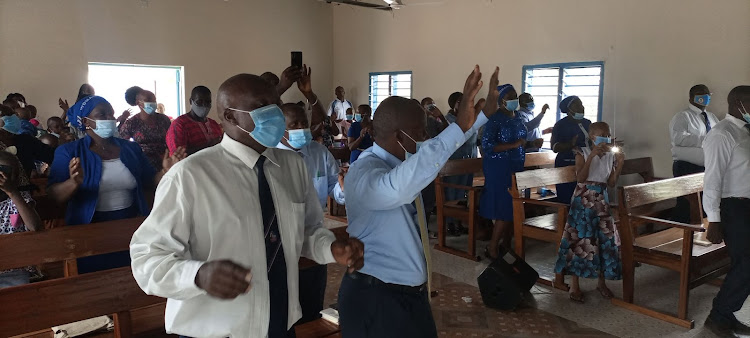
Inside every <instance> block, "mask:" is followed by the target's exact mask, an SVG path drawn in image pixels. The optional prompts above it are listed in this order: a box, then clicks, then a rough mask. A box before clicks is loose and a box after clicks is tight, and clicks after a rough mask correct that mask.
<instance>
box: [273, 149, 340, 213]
mask: <svg viewBox="0 0 750 338" xmlns="http://www.w3.org/2000/svg"><path fill="white" fill-rule="evenodd" d="M276 147H277V148H279V149H284V150H291V151H294V152H296V153H297V154H299V155H300V156H302V159H303V160H304V161H305V165H306V166H307V170H308V172H309V174H310V178H311V179H312V182H313V186H315V191H316V192H317V194H318V199H319V200H320V205H321V206H322V207H323V209H325V207H326V205H327V204H328V196H331V197H332V198H333V199H334V200H335V201H336V203H338V204H344V202H345V199H344V191H343V190H342V189H341V185H340V184H339V170H340V169H339V165H338V163H337V162H336V158H334V157H333V154H331V152H330V151H329V150H328V148H326V146H324V145H322V144H320V143H318V142H310V143H308V144H307V145H306V146H304V147H302V149H300V150H298V151H297V150H294V149H292V148H289V147H287V146H286V145H285V144H283V143H279V145H278V146H276Z"/></svg>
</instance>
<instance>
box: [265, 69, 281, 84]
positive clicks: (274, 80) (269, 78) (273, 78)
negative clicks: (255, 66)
mask: <svg viewBox="0 0 750 338" xmlns="http://www.w3.org/2000/svg"><path fill="white" fill-rule="evenodd" d="M260 78H261V79H263V80H266V82H268V83H270V84H271V85H272V86H274V87H276V86H278V85H279V82H281V79H279V77H278V76H277V75H276V74H274V73H272V72H265V73H263V74H260Z"/></svg>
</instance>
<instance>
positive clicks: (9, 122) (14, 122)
mask: <svg viewBox="0 0 750 338" xmlns="http://www.w3.org/2000/svg"><path fill="white" fill-rule="evenodd" d="M3 122H5V125H4V126H3V129H5V130H6V131H7V132H9V133H11V134H16V135H18V134H20V133H21V119H20V118H19V117H18V115H10V116H3Z"/></svg>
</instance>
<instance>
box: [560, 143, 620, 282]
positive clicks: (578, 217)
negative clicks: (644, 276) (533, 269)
mask: <svg viewBox="0 0 750 338" xmlns="http://www.w3.org/2000/svg"><path fill="white" fill-rule="evenodd" d="M576 152H579V153H582V155H583V156H584V159H586V158H588V155H589V153H590V151H589V149H588V148H585V147H584V148H583V149H582V150H577V151H576ZM595 167H596V168H597V171H598V173H593V171H592V170H594V169H593V168H595ZM591 168H592V169H590V170H589V178H588V181H587V182H585V183H578V184H577V185H576V188H575V191H574V192H573V198H572V200H571V202H570V212H569V213H568V220H567V222H566V223H565V230H564V232H563V237H562V239H561V241H560V250H559V252H558V257H557V263H556V264H555V273H564V274H568V275H576V276H578V277H583V278H598V277H599V274H600V273H602V274H603V275H604V278H605V279H610V280H619V279H622V263H621V261H620V238H619V236H618V234H617V229H616V228H615V219H614V218H613V217H612V213H611V212H610V206H609V194H608V192H607V183H603V182H602V181H606V179H605V177H608V176H609V173H611V171H612V170H613V169H614V155H612V154H611V153H608V154H605V155H604V156H603V157H601V158H595V159H593V161H592V163H591ZM593 176H597V177H596V178H593V179H592V177H593Z"/></svg>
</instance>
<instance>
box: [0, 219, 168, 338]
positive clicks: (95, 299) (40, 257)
mask: <svg viewBox="0 0 750 338" xmlns="http://www.w3.org/2000/svg"><path fill="white" fill-rule="evenodd" d="M143 219H144V218H133V219H125V220H118V221H111V222H103V223H96V224H89V225H78V226H69V227H61V228H56V229H51V230H48V231H43V232H26V233H20V234H13V235H6V236H0V255H3V256H2V257H4V258H3V259H2V260H0V270H5V269H11V268H19V267H24V266H28V265H36V264H40V263H52V262H63V263H62V264H64V266H65V271H66V272H65V276H66V278H59V279H53V280H49V281H43V282H39V283H32V284H27V285H22V286H17V287H12V288H6V289H0V304H3V305H4V306H6V307H5V308H6V310H7V311H8V314H7V315H6V316H3V317H2V319H0V337H9V336H14V335H19V334H24V333H29V332H33V331H38V330H45V329H49V328H50V327H52V326H55V325H61V324H66V323H70V322H75V321H79V320H84V319H88V318H93V317H97V316H102V315H110V314H114V317H115V336H116V337H129V336H131V335H133V334H136V333H142V332H146V331H150V330H153V329H162V330H163V327H164V320H163V304H164V303H165V300H164V299H163V298H158V297H152V296H148V295H146V294H145V293H143V291H141V289H140V288H139V287H138V285H137V284H136V282H135V280H134V279H133V275H132V272H131V270H130V267H123V268H119V269H113V270H107V271H100V272H96V273H91V274H85V275H77V269H76V264H75V259H76V258H81V257H88V256H93V255H99V254H105V253H111V252H117V251H125V250H128V248H129V245H130V238H131V237H132V235H133V232H134V231H135V230H136V229H137V228H138V227H139V226H140V224H141V223H142V222H143ZM138 308H147V309H149V310H152V311H154V312H157V313H158V312H159V311H160V315H159V316H158V321H156V322H154V321H153V320H151V321H150V323H144V322H140V323H138V325H133V318H134V317H137V318H151V319H153V318H154V315H153V314H149V313H144V312H141V313H139V314H137V315H135V314H131V310H135V309H138ZM135 312H136V311H134V312H133V313H135ZM147 312H148V311H147ZM50 332H51V331H50Z"/></svg>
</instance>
